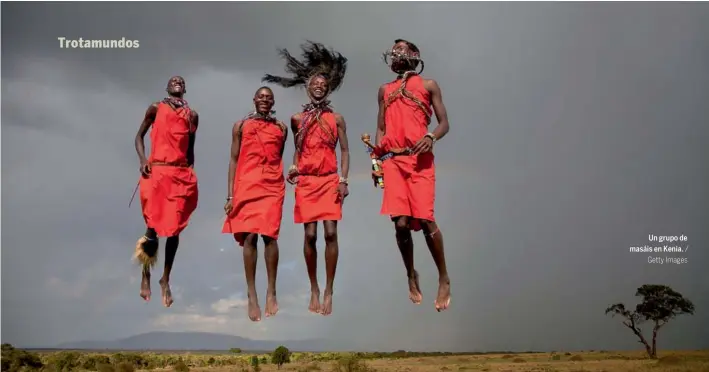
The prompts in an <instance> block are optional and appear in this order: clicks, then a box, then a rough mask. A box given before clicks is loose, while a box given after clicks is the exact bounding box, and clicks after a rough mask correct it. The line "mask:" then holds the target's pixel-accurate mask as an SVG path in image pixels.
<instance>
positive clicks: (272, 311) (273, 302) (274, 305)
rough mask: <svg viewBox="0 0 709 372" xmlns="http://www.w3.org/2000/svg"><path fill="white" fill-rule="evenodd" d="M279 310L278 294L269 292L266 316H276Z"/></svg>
mask: <svg viewBox="0 0 709 372" xmlns="http://www.w3.org/2000/svg"><path fill="white" fill-rule="evenodd" d="M277 312H278V300H277V299H276V294H275V293H273V292H268V293H267V294H266V317H267V318H268V317H270V316H274V315H276V313H277Z"/></svg>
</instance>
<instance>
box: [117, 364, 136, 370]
mask: <svg viewBox="0 0 709 372" xmlns="http://www.w3.org/2000/svg"><path fill="white" fill-rule="evenodd" d="M116 372H135V367H134V366H133V364H131V363H129V362H121V363H118V365H116Z"/></svg>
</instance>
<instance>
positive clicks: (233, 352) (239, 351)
mask: <svg viewBox="0 0 709 372" xmlns="http://www.w3.org/2000/svg"><path fill="white" fill-rule="evenodd" d="M229 352H230V353H232V354H241V349H240V348H238V347H232V348H231V349H229Z"/></svg>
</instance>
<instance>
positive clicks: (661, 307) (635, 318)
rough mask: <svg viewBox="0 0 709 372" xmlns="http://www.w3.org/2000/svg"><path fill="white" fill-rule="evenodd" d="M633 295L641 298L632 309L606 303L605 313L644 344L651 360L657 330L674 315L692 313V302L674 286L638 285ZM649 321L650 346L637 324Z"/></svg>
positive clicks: (654, 351) (619, 304) (654, 353)
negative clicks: (650, 327) (620, 320)
mask: <svg viewBox="0 0 709 372" xmlns="http://www.w3.org/2000/svg"><path fill="white" fill-rule="evenodd" d="M635 296H638V297H642V302H640V303H639V304H637V305H635V310H633V311H631V310H628V309H627V308H626V307H625V305H623V304H622V303H617V304H614V305H611V306H609V307H608V308H607V309H606V314H611V315H612V316H615V315H620V316H622V317H623V318H625V320H623V325H624V326H626V327H628V328H629V329H630V330H631V331H632V332H633V333H634V334H635V335H636V336H638V338H639V339H640V341H639V342H640V343H641V344H643V346H645V350H646V351H647V354H648V356H649V357H650V358H651V359H656V358H657V332H658V331H659V330H660V328H662V327H663V326H664V325H665V324H667V322H669V321H670V320H672V319H673V318H675V317H676V316H678V315H682V314H690V315H693V314H694V304H693V303H692V302H691V301H690V300H689V299H687V298H685V297H684V296H682V294H680V293H679V292H677V291H675V290H674V289H672V288H670V287H668V286H666V285H659V284H645V285H643V286H641V287H640V288H638V290H637V292H635ZM646 322H650V323H652V345H650V344H649V343H648V341H647V339H646V338H645V336H644V335H643V332H642V329H641V328H640V325H641V324H643V323H646Z"/></svg>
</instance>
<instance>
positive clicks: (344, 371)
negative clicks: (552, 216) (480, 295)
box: [2, 350, 709, 372]
mask: <svg viewBox="0 0 709 372" xmlns="http://www.w3.org/2000/svg"><path fill="white" fill-rule="evenodd" d="M16 352H17V353H19V354H15V355H16V356H13V357H12V358H10V357H7V355H10V354H6V353H3V354H4V355H3V369H2V370H3V372H6V371H8V372H16V371H21V372H27V371H38V372H68V371H98V372H135V371H155V372H157V371H170V372H173V371H174V372H190V371H191V372H198V371H203V372H226V371H236V372H380V371H381V372H384V371H390V372H458V371H467V372H477V371H485V372H709V350H704V351H666V352H662V351H661V352H660V358H659V359H658V360H651V359H648V358H647V356H646V355H645V354H644V353H643V352H641V351H637V352H613V351H598V352H573V353H567V352H558V353H519V354H517V353H515V354H475V355H472V354H452V355H438V356H427V355H423V353H406V352H397V353H353V354H352V353H297V352H296V353H291V354H290V359H291V361H290V362H289V363H286V364H284V365H283V366H281V368H278V366H277V365H275V364H273V363H272V362H271V357H270V355H269V354H258V355H257V354H248V353H243V354H229V353H224V352H221V353H217V352H215V353H208V352H200V353H189V352H183V353H167V352H165V353H150V352H120V353H116V352H113V353H94V352H78V351H62V352H40V353H36V354H32V355H33V356H32V357H28V356H27V355H29V354H21V353H23V352H22V351H19V350H17V351H16ZM22 355H25V356H22ZM254 356H255V357H256V359H258V360H259V363H258V366H254V363H253V362H252V359H254ZM35 357H37V358H38V359H35V364H34V365H32V362H24V364H23V366H20V367H18V368H13V366H12V365H9V364H8V363H9V362H7V361H8V360H30V359H32V358H35ZM38 360H39V361H41V365H40V364H37V363H36V361H38ZM19 364H22V363H19Z"/></svg>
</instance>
